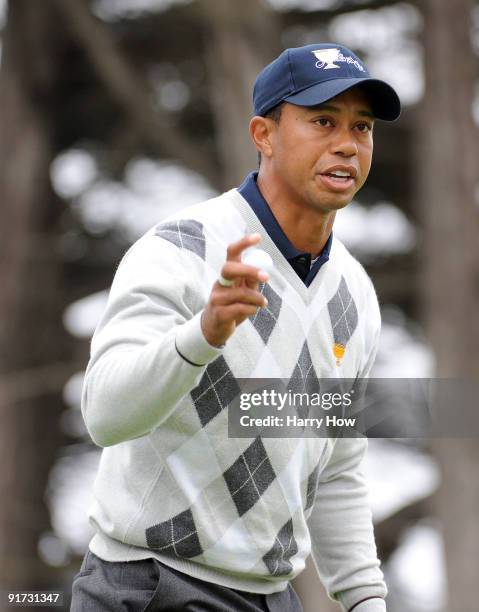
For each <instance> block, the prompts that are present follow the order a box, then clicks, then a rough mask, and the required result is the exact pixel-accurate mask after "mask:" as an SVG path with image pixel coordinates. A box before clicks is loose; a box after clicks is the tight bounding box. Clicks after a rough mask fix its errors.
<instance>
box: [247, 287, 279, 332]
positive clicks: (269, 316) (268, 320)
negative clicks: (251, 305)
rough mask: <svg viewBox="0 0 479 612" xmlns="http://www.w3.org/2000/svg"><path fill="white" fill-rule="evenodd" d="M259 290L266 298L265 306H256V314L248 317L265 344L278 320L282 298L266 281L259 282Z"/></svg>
mask: <svg viewBox="0 0 479 612" xmlns="http://www.w3.org/2000/svg"><path fill="white" fill-rule="evenodd" d="M259 291H260V292H261V293H262V294H263V295H264V297H265V298H266V299H267V300H268V306H267V307H266V308H258V310H257V311H256V314H255V315H254V316H253V317H252V318H251V319H250V321H251V323H252V325H253V326H254V327H255V329H256V331H257V332H258V334H259V335H260V336H261V339H262V340H263V342H264V343H265V344H267V343H268V339H269V337H270V336H271V332H272V331H273V329H274V326H275V325H276V322H277V321H278V317H279V312H280V310H281V304H282V300H281V298H280V297H279V295H278V294H277V293H276V291H274V290H273V289H271V287H270V286H269V285H268V284H267V283H261V284H260V286H259Z"/></svg>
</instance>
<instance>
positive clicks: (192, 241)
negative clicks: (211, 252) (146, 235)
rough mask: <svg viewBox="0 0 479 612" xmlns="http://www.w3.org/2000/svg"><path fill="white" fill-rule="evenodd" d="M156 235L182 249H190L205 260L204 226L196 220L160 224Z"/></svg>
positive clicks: (180, 220)
mask: <svg viewBox="0 0 479 612" xmlns="http://www.w3.org/2000/svg"><path fill="white" fill-rule="evenodd" d="M155 235H156V236H159V237H160V238H163V239H164V240H168V241H169V242H172V243H173V244H176V246H177V247H180V249H188V250H189V251H192V252H193V253H196V254H197V255H199V256H200V257H201V259H204V258H205V235H204V233H203V225H202V224H201V223H200V222H199V221H195V220H194V219H179V220H178V221H166V222H165V223H160V225H158V226H157V227H156V229H155Z"/></svg>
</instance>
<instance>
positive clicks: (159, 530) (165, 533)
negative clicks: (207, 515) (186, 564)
mask: <svg viewBox="0 0 479 612" xmlns="http://www.w3.org/2000/svg"><path fill="white" fill-rule="evenodd" d="M145 534H146V544H147V546H148V548H151V549H152V550H155V551H157V552H162V553H164V554H166V555H170V556H173V555H174V556H176V557H186V558H190V557H196V555H200V554H201V553H202V552H203V549H202V547H201V544H200V541H199V539H198V533H197V531H196V525H195V521H194V519H193V514H192V512H191V510H190V509H187V510H185V511H184V512H180V514H177V515H176V516H174V517H172V518H170V519H168V520H167V521H164V522H163V523H159V524H158V525H153V526H152V527H148V529H146V531H145Z"/></svg>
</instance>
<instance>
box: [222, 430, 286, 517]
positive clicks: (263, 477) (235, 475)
mask: <svg viewBox="0 0 479 612" xmlns="http://www.w3.org/2000/svg"><path fill="white" fill-rule="evenodd" d="M223 477H224V479H225V481H226V485H227V486H228V489H229V491H230V493H231V497H232V498H233V501H234V503H235V505H236V508H237V510H238V513H239V515H240V516H242V515H243V514H244V513H245V512H247V511H248V510H249V509H250V508H252V507H253V506H254V505H255V503H256V502H257V501H258V500H259V499H260V497H261V496H262V495H263V493H264V492H265V491H266V489H267V488H268V487H269V486H270V484H271V483H272V482H273V481H274V479H275V478H276V474H275V473H274V470H273V467H272V465H271V463H270V460H269V457H268V454H267V452H266V449H265V447H264V445H263V442H262V440H261V438H256V439H255V440H254V442H253V443H252V444H251V445H250V446H249V447H248V448H247V449H246V450H245V451H244V452H243V453H242V454H241V455H240V456H239V457H238V459H237V460H236V461H235V462H234V463H233V465H231V466H230V467H229V468H228V469H227V470H226V472H225V473H224V474H223Z"/></svg>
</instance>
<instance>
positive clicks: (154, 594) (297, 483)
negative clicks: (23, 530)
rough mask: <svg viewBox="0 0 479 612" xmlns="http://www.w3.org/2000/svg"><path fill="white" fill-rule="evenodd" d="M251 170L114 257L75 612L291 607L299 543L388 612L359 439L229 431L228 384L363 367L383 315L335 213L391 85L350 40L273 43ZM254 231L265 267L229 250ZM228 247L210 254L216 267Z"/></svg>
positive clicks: (100, 342)
mask: <svg viewBox="0 0 479 612" xmlns="http://www.w3.org/2000/svg"><path fill="white" fill-rule="evenodd" d="M253 101H254V115H255V116H254V117H253V119H252V120H251V124H250V131H251V137H252V139H253V141H254V144H255V146H256V148H257V149H258V151H259V153H260V168H259V172H258V173H252V174H251V175H249V176H248V177H247V178H246V180H245V182H244V183H243V184H242V185H241V187H240V188H239V189H232V190H231V191H228V192H227V193H224V194H222V195H220V196H219V197H217V198H214V199H212V200H210V201H208V202H203V203H200V204H198V205H196V206H193V207H191V208H188V209H186V210H183V211H181V212H180V213H179V214H176V215H175V216H173V217H171V218H170V219H168V220H167V221H165V222H163V223H161V224H159V225H158V226H157V227H155V228H152V229H151V230H150V231H149V232H147V234H146V235H144V236H143V237H142V238H141V239H140V240H138V241H137V242H136V243H135V244H134V245H133V246H132V247H131V248H130V250H129V251H128V253H127V254H126V255H125V257H124V258H123V260H122V262H121V264H120V266H119V268H118V270H117V273H116V276H115V279H114V282H113V285H112V288H111V292H110V297H109V301H108V305H107V308H106V311H105V313H104V315H103V317H102V319H101V321H100V322H99V324H98V327H97V329H96V331H95V335H94V337H93V340H92V353H91V359H90V362H89V364H88V368H87V372H86V375H85V383H84V391H83V401H82V412H83V416H84V419H85V422H86V425H87V428H88V431H89V432H90V434H91V436H92V438H93V440H94V441H95V442H96V443H97V444H98V445H100V446H103V447H105V448H104V450H103V452H102V457H101V461H100V466H99V471H98V475H97V479H96V481H95V502H94V504H93V506H92V508H91V509H90V513H89V516H90V521H91V524H92V525H93V526H94V528H95V530H96V534H95V536H94V537H93V539H92V541H91V542H90V547H89V551H88V553H87V555H86V556H85V559H84V561H83V564H82V567H81V570H80V572H79V574H77V576H76V577H75V580H74V584H73V601H72V610H74V611H79V610H97V611H100V610H112V611H113V610H115V611H119V610H138V611H140V610H145V611H146V610H159V611H160V610H218V611H227V610H228V611H243V610H244V611H253V610H254V611H259V610H270V611H273V610H278V611H279V610H284V611H290V610H300V609H301V605H300V603H299V600H298V597H297V596H296V594H295V593H294V590H293V589H292V587H291V585H290V584H289V582H290V580H291V579H292V578H294V577H295V576H296V575H298V574H299V573H300V572H301V571H302V570H303V568H304V563H305V559H306V558H307V556H308V555H309V553H310V551H311V552H312V555H313V558H314V561H315V563H316V566H317V568H318V571H319V574H320V576H321V579H322V581H323V583H324V584H325V586H326V588H327V589H328V592H329V594H330V595H331V597H333V598H335V599H337V600H338V601H339V602H340V604H341V607H342V609H343V610H347V611H349V612H351V611H353V610H354V612H384V611H385V609H386V608H385V602H384V597H385V595H386V587H385V584H384V582H383V576H382V573H381V571H380V569H379V561H378V559H377V555H376V549H375V543H374V535H373V529H372V523H371V514H370V511H369V509H368V506H367V499H366V489H365V485H364V482H363V479H362V476H361V474H360V472H359V467H358V466H359V463H360V460H361V458H362V457H363V454H364V452H365V449H366V441H365V440H364V439H340V440H333V439H325V438H321V439H320V438H317V437H314V438H306V437H297V438H285V439H275V438H262V437H261V436H258V437H255V438H254V439H252V438H233V437H228V429H227V426H228V411H229V409H231V410H233V407H232V403H233V401H234V399H235V398H236V397H237V396H238V393H239V385H238V382H237V380H238V379H240V378H282V379H291V380H292V379H294V378H295V377H296V378H297V377H299V378H301V379H303V381H305V382H306V381H308V380H309V381H310V380H316V379H317V378H331V377H333V378H334V377H344V378H356V377H366V376H367V375H368V374H369V371H370V369H371V366H372V363H373V361H374V357H375V353H376V349H377V342H378V336H379V328H380V315H379V308H378V303H377V298H376V295H375V292H374V289H373V286H372V284H371V281H370V280H369V278H368V277H367V275H366V273H365V271H364V270H363V268H362V267H361V266H360V264H359V263H358V262H357V261H356V260H355V259H353V257H352V256H351V255H350V254H349V253H348V252H347V250H346V249H345V247H344V246H343V245H342V244H341V243H340V241H339V240H338V239H337V238H335V237H334V238H333V235H332V227H333V222H334V218H335V215H336V212H337V211H338V210H339V209H341V208H343V207H344V206H346V205H347V204H348V203H349V202H350V201H351V200H352V198H353V197H354V195H355V193H356V192H357V191H358V190H359V189H360V188H361V186H362V185H363V184H364V181H365V180H366V178H367V175H368V172H369V169H370V166H371V157H372V150H373V138H372V130H373V124H374V120H375V119H376V118H379V119H384V120H393V119H395V118H396V117H397V116H398V115H399V112H400V103H399V99H398V97H397V94H396V93H395V92H394V90H393V89H392V88H391V87H390V86H389V85H387V84H386V83H384V82H383V81H379V80H376V79H372V78H371V77H370V76H369V73H368V72H367V70H366V68H365V66H364V64H363V63H362V62H361V60H359V59H358V58H357V57H356V56H355V55H354V54H353V53H352V52H351V51H350V50H349V49H347V48H345V47H342V46H340V45H336V44H317V45H308V46H305V47H300V48H295V49H288V50H286V51H284V52H283V53H282V54H281V55H280V56H279V57H278V58H276V59H275V60H274V61H273V62H272V63H271V64H270V65H269V66H267V67H266V68H265V69H264V70H263V71H262V72H261V73H260V75H259V76H258V78H257V80H256V83H255V88H254V94H253ZM259 242H261V248H262V249H263V250H264V251H266V252H267V253H269V255H270V256H271V258H272V261H273V264H274V267H273V269H272V271H271V272H270V274H269V275H268V274H266V273H265V272H264V271H262V270H260V269H258V268H256V267H253V266H249V265H246V264H244V263H242V260H241V257H242V254H243V252H244V251H245V250H246V249H247V248H249V247H251V246H252V245H257V244H258V243H259ZM225 258H226V261H225Z"/></svg>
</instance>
